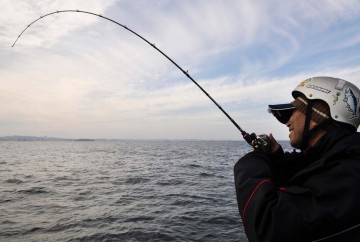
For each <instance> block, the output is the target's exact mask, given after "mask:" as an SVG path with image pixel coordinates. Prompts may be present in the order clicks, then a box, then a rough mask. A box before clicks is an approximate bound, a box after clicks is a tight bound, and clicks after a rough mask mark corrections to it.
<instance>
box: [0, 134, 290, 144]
mask: <svg viewBox="0 0 360 242" xmlns="http://www.w3.org/2000/svg"><path fill="white" fill-rule="evenodd" d="M0 141H79V142H93V141H193V142H196V141H211V142H221V141H234V142H236V141H240V142H245V141H244V140H242V139H239V140H230V139H229V140H225V139H221V140H220V139H219V140H217V139H139V138H137V139H135V138H134V139H84V138H81V139H69V138H56V137H47V136H43V137H39V136H22V135H12V136H3V137H0ZM279 141H281V142H288V140H279Z"/></svg>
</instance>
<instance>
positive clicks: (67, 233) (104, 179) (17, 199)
mask: <svg viewBox="0 0 360 242" xmlns="http://www.w3.org/2000/svg"><path fill="white" fill-rule="evenodd" d="M250 150H251V149H250V147H249V146H248V145H247V144H246V143H244V142H240V141H238V142H237V141H159V140H155V141H149V140H147V141H142V140H138V141H134V140H132V141H129V140H128V141H93V142H92V141H87V142H79V141H52V142H48V141H25V142H19V141H1V142H0V154H1V156H0V174H1V176H0V241H26V242H30V241H34V242H35V241H36V242H39V241H240V242H246V241H247V239H246V236H245V234H244V230H243V226H242V223H241V219H240V216H239V213H238V209H237V204H236V196H235V189H234V178H233V166H234V164H235V163H236V161H237V160H238V159H239V158H240V157H241V156H242V155H244V154H245V153H247V152H249V151H250Z"/></svg>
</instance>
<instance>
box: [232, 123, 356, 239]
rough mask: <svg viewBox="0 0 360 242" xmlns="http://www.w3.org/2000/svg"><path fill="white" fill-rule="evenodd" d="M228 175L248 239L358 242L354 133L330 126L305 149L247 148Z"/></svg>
mask: <svg viewBox="0 0 360 242" xmlns="http://www.w3.org/2000/svg"><path fill="white" fill-rule="evenodd" d="M234 173H235V187H236V196H237V202H238V207H239V212H240V216H241V218H242V222H243V226H244V229H245V232H246V235H247V236H248V239H249V241H250V242H266V241H274V242H281V241H287V242H289V241H290V242H297V241H299V242H300V241H301V242H303V241H319V242H320V241H321V242H330V241H341V242H343V241H344V242H345V241H346V242H350V241H360V133H353V134H350V133H349V132H348V131H346V130H343V129H336V130H332V131H330V132H328V133H327V134H326V135H325V136H323V137H322V138H321V140H320V141H319V142H318V143H317V145H316V146H315V147H313V148H312V149H310V150H308V151H307V152H306V153H305V152H302V153H296V154H295V153H292V154H284V153H283V151H282V150H281V149H280V150H279V151H278V152H276V153H275V154H270V155H269V154H265V153H260V152H251V153H249V154H247V155H245V156H244V157H242V158H241V159H240V160H239V161H238V162H237V163H236V165H235V167H234Z"/></svg>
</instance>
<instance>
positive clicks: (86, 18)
mask: <svg viewBox="0 0 360 242" xmlns="http://www.w3.org/2000/svg"><path fill="white" fill-rule="evenodd" d="M0 6H1V9H0V13H1V14H0V55H1V58H0V90H1V91H0V102H1V105H0V136H8V135H31V136H48V137H62V138H106V139H206V140H209V139H210V140H242V137H241V134H240V132H239V131H238V129H237V128H236V127H235V126H234V125H233V124H232V123H231V122H230V121H229V120H228V118H227V117H226V116H225V115H224V114H223V113H222V112H221V111H220V110H219V109H218V108H217V107H216V106H215V105H214V103H212V101H211V100H210V99H209V98H208V97H207V96H206V95H205V94H204V93H202V92H201V90H200V89H199V88H198V87H197V86H196V85H195V84H194V83H192V81H191V80H190V79H188V78H187V77H186V76H185V75H184V74H183V73H182V72H181V71H180V70H179V69H178V68H177V67H176V66H175V65H174V64H172V63H171V62H170V61H169V60H167V59H166V58H165V57H164V56H162V55H161V54H160V53H159V52H158V51H156V50H155V49H154V48H152V47H151V46H150V45H149V44H147V43H146V42H144V41H143V40H141V39H140V38H138V37H137V36H135V35H134V34H132V33H130V32H129V31H127V30H125V29H123V28H121V27H120V26H118V25H116V24H114V23H112V22H110V21H107V20H104V19H102V18H99V17H97V16H92V15H89V14H83V13H58V14H53V15H50V16H47V17H44V18H42V19H41V20H39V21H37V22H36V23H34V24H33V25H31V26H30V27H29V28H28V29H27V30H26V31H25V32H24V33H23V35H22V36H21V37H20V38H19V40H18V41H17V42H16V45H15V46H14V47H12V45H13V43H14V41H15V40H16V38H17V37H18V36H19V34H20V33H21V32H22V31H23V30H24V29H25V27H26V26H28V25H29V24H30V23H31V22H33V21H34V20H36V19H37V18H39V17H40V16H44V15H45V14H48V13H51V12H54V11H58V10H72V9H73V10H76V9H78V10H82V11H89V12H93V13H96V14H101V15H102V16H105V17H108V18H111V19H113V20H115V21H117V22H119V23H121V24H123V25H126V26H127V27H129V28H130V29H132V30H133V31H135V32H137V33H138V34H140V35H141V36H143V37H145V38H146V39H148V40H149V42H150V43H153V44H155V45H156V47H158V48H159V49H160V50H162V51H163V52H164V53H165V54H166V55H168V56H169V57H170V58H171V59H173V60H174V61H175V62H176V63H177V64H178V65H179V66H180V67H181V68H183V69H184V70H185V71H188V73H189V74H190V75H191V76H192V77H193V78H194V79H195V80H196V81H197V82H198V83H199V84H200V85H201V86H202V87H203V88H204V89H205V90H206V91H207V92H208V93H209V94H210V95H211V96H212V97H213V98H214V100H216V102H217V103H218V104H219V105H220V106H221V107H222V108H223V109H224V110H225V111H226V112H227V113H228V114H229V115H230V116H231V117H232V118H233V119H234V120H235V121H236V122H237V123H238V124H239V125H240V127H241V128H242V129H244V130H245V131H247V132H255V133H257V134H269V133H273V135H274V137H275V138H276V139H278V140H286V139H288V128H287V127H286V126H284V125H282V124H280V123H278V122H277V120H276V119H275V118H274V117H273V116H272V115H271V114H269V113H268V112H267V105H268V104H277V103H286V102H290V101H291V100H292V96H291V91H292V90H293V89H294V88H295V87H296V86H297V84H298V83H299V82H301V81H303V80H305V79H307V78H309V77H314V76H332V77H338V78H342V79H345V80H348V81H350V82H352V83H354V84H355V85H357V86H360V80H359V79H360V29H359V26H360V1H358V0H339V1H328V0H326V1H325V0H317V1H313V0H294V1H280V0H259V1H253V0H242V1H238V0H181V1H173V0H152V1H145V0H133V1H130V0H106V1H101V0H0Z"/></svg>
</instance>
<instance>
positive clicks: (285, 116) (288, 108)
mask: <svg viewBox="0 0 360 242" xmlns="http://www.w3.org/2000/svg"><path fill="white" fill-rule="evenodd" d="M294 109H295V107H294V106H293V105H292V104H291V103H287V104H276V105H269V108H268V111H269V113H272V114H273V115H274V116H275V118H276V119H277V120H279V122H280V123H283V124H286V123H287V121H288V120H289V119H290V117H291V115H292V113H293V112H294Z"/></svg>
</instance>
